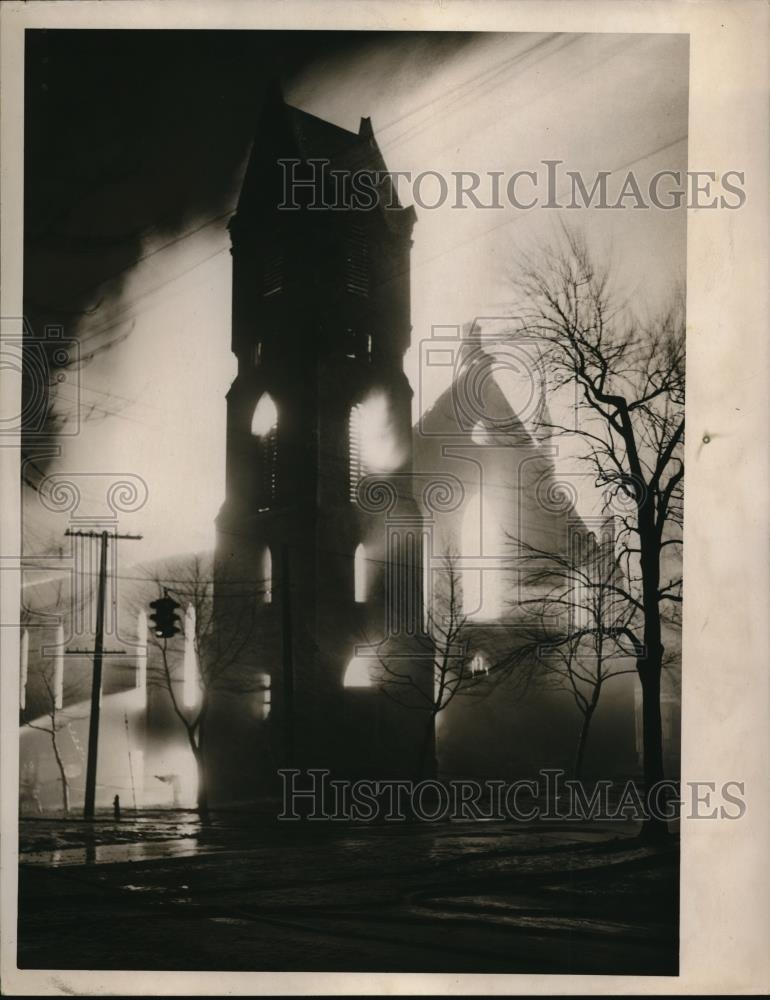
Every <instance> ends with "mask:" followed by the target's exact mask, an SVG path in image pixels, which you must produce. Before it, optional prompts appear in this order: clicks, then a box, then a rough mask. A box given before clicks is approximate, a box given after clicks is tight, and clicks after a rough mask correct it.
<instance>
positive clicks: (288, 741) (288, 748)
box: [281, 544, 294, 767]
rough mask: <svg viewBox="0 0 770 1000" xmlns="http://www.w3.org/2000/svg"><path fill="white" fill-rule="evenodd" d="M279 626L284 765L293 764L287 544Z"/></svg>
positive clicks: (282, 556) (292, 664)
mask: <svg viewBox="0 0 770 1000" xmlns="http://www.w3.org/2000/svg"><path fill="white" fill-rule="evenodd" d="M281 627H282V647H283V746H284V755H285V760H286V765H287V766H288V767H292V766H293V765H294V662H293V658H292V635H291V589H290V580H289V546H288V545H285V544H284V545H282V546H281Z"/></svg>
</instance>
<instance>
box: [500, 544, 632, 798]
mask: <svg viewBox="0 0 770 1000" xmlns="http://www.w3.org/2000/svg"><path fill="white" fill-rule="evenodd" d="M581 541H584V542H585V544H584V545H580V546H575V545H573V546H569V547H568V551H567V552H564V553H560V552H552V551H548V550H545V549H539V548H537V547H535V546H532V545H528V544H526V543H524V542H521V541H518V540H517V541H516V546H517V550H518V560H517V561H518V563H519V566H520V568H521V570H522V582H523V583H524V584H525V586H526V587H527V592H528V593H530V594H531V595H532V596H530V597H527V598H525V599H524V600H523V601H519V602H517V604H516V607H518V608H524V609H525V610H526V611H528V612H529V613H530V615H531V618H530V621H531V624H529V625H527V626H525V627H524V628H522V630H521V631H520V632H517V640H518V641H517V646H516V648H515V650H514V651H513V653H512V655H511V665H512V666H515V667H516V668H517V669H518V670H519V671H524V672H525V673H528V674H529V676H528V681H530V682H531V683H532V684H533V685H534V686H539V687H541V688H545V689H550V690H555V691H560V692H565V693H567V694H569V695H570V696H571V697H572V698H573V700H574V702H575V705H576V706H577V708H578V711H579V712H580V714H581V717H582V721H581V725H580V732H579V736H578V741H577V746H576V748H575V761H574V768H573V771H574V777H575V778H576V779H579V778H580V777H581V775H582V770H583V761H584V757H585V752H586V747H587V744H588V736H589V733H590V729H591V722H592V721H593V717H594V713H595V712H596V709H597V707H598V705H599V699H600V697H601V694H602V691H603V689H604V685H605V684H606V683H607V682H608V681H610V680H612V678H614V677H620V676H621V675H623V674H632V673H635V668H634V667H629V666H628V665H627V664H628V660H629V657H634V656H635V655H636V653H637V650H636V648H635V647H634V646H633V642H634V633H633V630H632V629H631V628H630V627H629V625H630V623H631V621H632V620H633V617H634V614H635V609H634V608H633V606H631V605H629V603H628V602H627V601H626V600H625V598H624V597H623V595H622V593H621V591H622V589H623V588H622V586H618V584H619V579H618V568H617V564H616V562H615V558H614V551H613V548H614V546H613V547H612V548H611V546H612V542H604V543H603V544H602V545H597V544H596V541H595V539H594V538H593V535H592V534H589V535H588V536H585V535H582V536H581Z"/></svg>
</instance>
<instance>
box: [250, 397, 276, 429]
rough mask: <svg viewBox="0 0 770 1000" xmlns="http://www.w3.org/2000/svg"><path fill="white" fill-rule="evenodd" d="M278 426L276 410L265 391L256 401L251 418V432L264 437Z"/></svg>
mask: <svg viewBox="0 0 770 1000" xmlns="http://www.w3.org/2000/svg"><path fill="white" fill-rule="evenodd" d="M277 426H278V410H277V409H276V407H275V403H274V402H273V400H272V398H271V396H270V395H269V394H268V393H265V394H264V395H263V396H262V397H261V398H260V400H259V402H258V403H257V407H256V409H255V410H254V416H253V417H252V418H251V433H252V434H253V435H254V436H255V437H265V436H266V435H267V434H269V433H270V431H272V430H275V428H276V427H277Z"/></svg>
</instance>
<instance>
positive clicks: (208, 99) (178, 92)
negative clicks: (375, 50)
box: [25, 31, 348, 334]
mask: <svg viewBox="0 0 770 1000" xmlns="http://www.w3.org/2000/svg"><path fill="white" fill-rule="evenodd" d="M346 44H348V41H347V40H346V38H345V37H344V36H339V35H337V36H330V35H329V34H328V33H319V32H314V33H306V32H261V31H259V32H255V31H252V32H249V31H247V32H229V31H225V32H203V31H189V32H180V31H173V32H172V31H30V32H27V50H26V56H27V62H26V83H25V86H26V132H25V308H26V311H27V314H28V317H29V318H30V319H31V320H32V322H33V323H36V324H39V323H40V322H41V321H43V320H44V321H48V322H56V323H62V322H64V323H65V324H66V325H67V326H68V330H67V332H68V334H71V333H75V332H76V322H77V314H78V311H79V310H82V309H83V308H87V307H93V306H94V305H95V288H96V287H97V286H98V285H99V284H100V283H101V282H103V281H105V279H109V278H110V277H111V276H112V275H115V280H116V281H119V280H120V276H121V274H124V273H125V271H127V270H128V269H130V266H131V264H132V263H133V261H134V260H135V258H136V257H137V255H138V254H139V252H140V247H141V237H142V235H143V234H144V233H146V232H147V231H148V230H150V229H152V230H154V232H155V234H158V233H160V234H166V233H168V234H169V235H173V234H174V233H176V232H177V231H179V230H180V228H182V227H183V226H185V225H189V223H190V220H192V219H194V218H195V217H196V216H198V215H199V214H200V213H202V212H205V213H212V212H216V210H217V209H218V208H220V209H222V210H224V208H225V207H226V205H227V204H228V203H229V196H230V195H231V193H232V189H233V184H234V174H235V172H236V171H237V169H238V167H239V166H240V164H241V162H242V161H243V158H244V155H245V153H246V150H247V149H248V145H249V143H250V142H251V140H252V138H253V132H254V125H255V121H256V117H257V114H258V111H259V108H260V105H261V101H262V95H263V92H264V87H265V83H266V81H269V80H271V79H274V78H276V77H278V78H282V79H284V80H286V79H289V78H290V77H291V76H292V74H293V73H294V72H295V71H296V70H297V69H300V68H301V67H302V66H303V65H304V64H306V63H307V62H308V61H309V60H312V59H313V58H314V57H315V56H316V55H317V54H318V52H319V50H324V51H325V50H328V49H335V48H339V47H340V46H344V45H346Z"/></svg>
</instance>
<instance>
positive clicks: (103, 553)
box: [65, 528, 142, 820]
mask: <svg viewBox="0 0 770 1000" xmlns="http://www.w3.org/2000/svg"><path fill="white" fill-rule="evenodd" d="M65 534H66V535H70V536H79V537H81V538H99V539H100V540H101V544H100V551H99V592H98V596H97V604H96V637H95V639H94V649H93V653H94V669H93V674H92V678H91V715H90V717H89V720H88V759H87V762H86V793H85V804H84V806H83V819H87V820H92V819H93V818H94V809H95V805H96V763H97V758H98V753H99V712H100V709H101V702H102V659H103V657H104V601H105V597H106V594H107V540H108V539H109V538H110V533H109V532H108V531H102V532H97V531H70V530H69V528H68V529H67V531H66V532H65ZM141 537H142V536H141V535H119V534H117V532H115V533H113V534H112V538H113V540H114V541H115V542H116V543H117V541H118V539H119V538H124V539H133V540H137V539H140V538H141Z"/></svg>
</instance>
